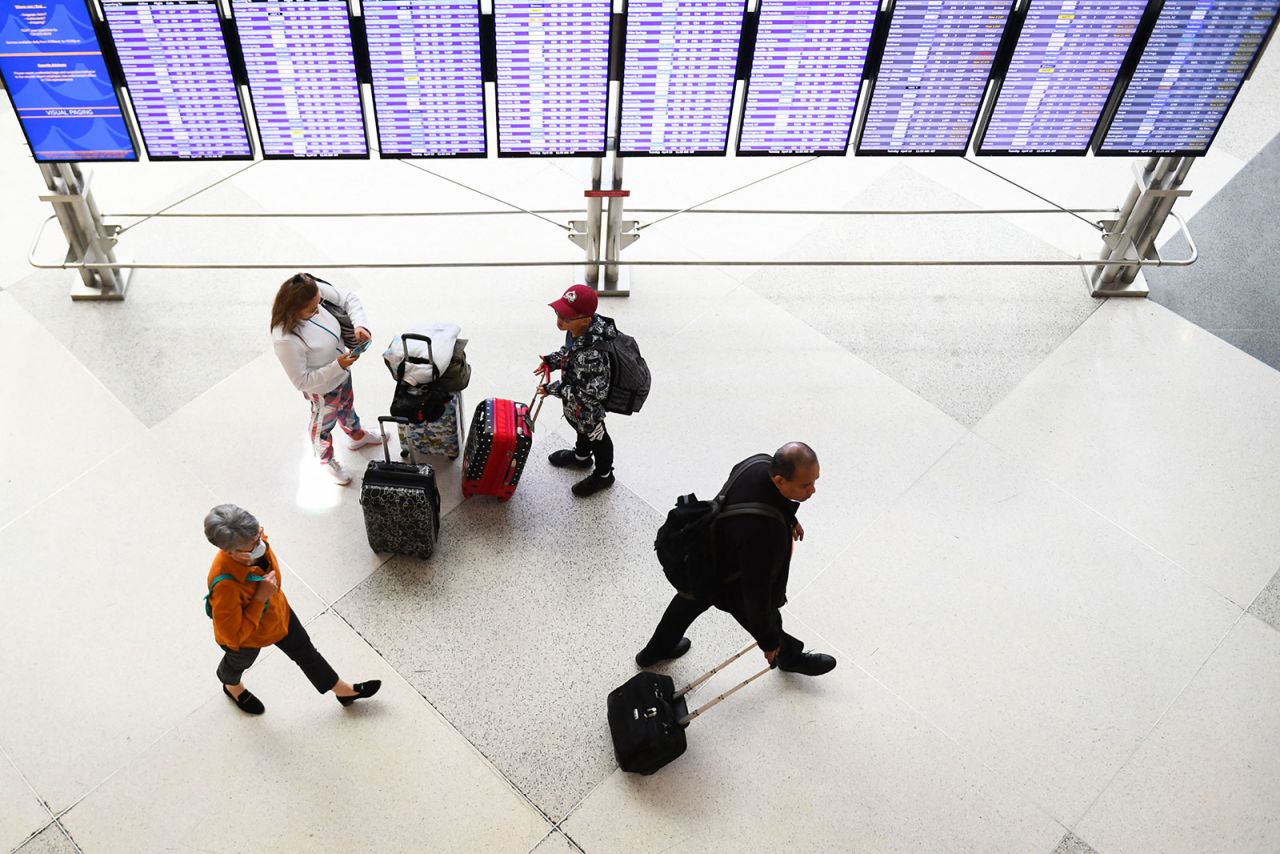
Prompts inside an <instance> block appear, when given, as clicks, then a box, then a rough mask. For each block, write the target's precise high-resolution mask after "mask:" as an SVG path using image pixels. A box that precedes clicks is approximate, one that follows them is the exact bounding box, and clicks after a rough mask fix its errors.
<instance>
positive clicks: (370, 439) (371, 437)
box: [347, 430, 382, 451]
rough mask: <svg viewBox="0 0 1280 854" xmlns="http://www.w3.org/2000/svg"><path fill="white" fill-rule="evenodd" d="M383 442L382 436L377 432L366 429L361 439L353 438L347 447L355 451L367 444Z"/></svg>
mask: <svg viewBox="0 0 1280 854" xmlns="http://www.w3.org/2000/svg"><path fill="white" fill-rule="evenodd" d="M381 444H382V437H381V436H379V435H378V434H377V433H375V432H373V431H372V430H365V431H364V435H363V436H361V437H360V438H359V439H351V444H350V445H348V446H347V447H349V448H350V449H351V450H353V451H354V450H355V449H356V448H363V447H364V446H365V445H381Z"/></svg>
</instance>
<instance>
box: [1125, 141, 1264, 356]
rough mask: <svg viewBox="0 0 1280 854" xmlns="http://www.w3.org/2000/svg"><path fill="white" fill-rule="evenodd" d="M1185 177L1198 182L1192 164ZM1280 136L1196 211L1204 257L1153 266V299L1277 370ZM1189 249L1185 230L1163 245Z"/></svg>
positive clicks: (1171, 250) (1174, 252)
mask: <svg viewBox="0 0 1280 854" xmlns="http://www.w3.org/2000/svg"><path fill="white" fill-rule="evenodd" d="M1188 183H1189V184H1190V185H1191V186H1193V187H1194V185H1195V169H1194V168H1193V169H1192V171H1191V175H1190V178H1189V181H1188ZM1277 186H1280V136H1278V137H1276V138H1275V139H1273V140H1271V142H1270V143H1269V144H1268V145H1267V146H1266V147H1265V148H1263V149H1262V151H1261V152H1260V153H1259V154H1258V156H1257V157H1255V158H1254V159H1253V160H1251V161H1249V163H1248V164H1247V165H1246V166H1245V167H1244V168H1243V169H1241V170H1240V172H1239V173H1238V174H1237V175H1236V176H1235V177H1234V178H1232V179H1231V181H1230V183H1228V184H1227V186H1225V187H1223V188H1222V189H1221V190H1220V191H1219V192H1218V194H1217V195H1216V196H1214V197H1213V199H1212V200H1211V201H1210V202H1209V203H1208V204H1207V205H1205V206H1204V208H1202V209H1201V210H1200V212H1199V213H1197V214H1196V215H1195V216H1194V217H1192V219H1191V222H1190V226H1191V233H1192V235H1193V236H1194V237H1195V240H1196V244H1197V245H1198V246H1199V249H1200V260H1199V261H1197V262H1196V263H1195V264H1193V265H1191V266H1190V267H1186V268H1175V269H1169V270H1160V269H1151V270H1148V272H1147V281H1148V283H1149V284H1150V286H1151V299H1152V300H1154V301H1155V302H1158V303H1160V304H1161V305H1163V306H1164V307H1165V308H1168V309H1170V310H1172V311H1175V312H1177V313H1178V314H1180V315H1182V316H1183V317H1185V318H1186V319H1187V320H1190V321H1191V322H1192V323H1194V324H1196V325H1197V326H1199V327H1201V328H1202V329H1206V330H1208V331H1209V332H1212V333H1213V334H1214V335H1217V336H1218V337H1219V338H1221V339H1223V340H1224V341H1226V342H1227V343H1229V344H1232V345H1233V346H1235V347H1238V348H1239V349H1241V350H1243V351H1244V352H1246V353H1248V354H1249V355H1251V356H1253V357H1254V358H1256V359H1258V360H1259V361H1262V362H1264V363H1266V364H1268V365H1270V366H1271V367H1273V368H1276V369H1277V370H1280V290H1277V288H1276V270H1277V269H1280V241H1277V240H1276V222H1275V206H1276V187H1277ZM1186 251H1187V248H1186V244H1185V242H1184V241H1183V240H1182V238H1181V237H1176V238H1174V239H1173V240H1171V241H1170V242H1169V245H1168V246H1167V247H1165V249H1164V250H1163V252H1164V254H1166V255H1171V256H1178V255H1182V254H1183V253H1185V252H1186Z"/></svg>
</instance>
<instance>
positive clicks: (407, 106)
mask: <svg viewBox="0 0 1280 854" xmlns="http://www.w3.org/2000/svg"><path fill="white" fill-rule="evenodd" d="M364 20H365V30H366V32H367V34H368V41H369V63H370V65H371V66H372V69H373V105H374V113H375V114H376V115H377V125H378V140H379V143H380V146H381V149H382V154H384V155H386V156H390V157H452V156H473V157H483V156H484V155H485V151H486V148H485V130H484V80H483V78H482V77H481V71H480V7H479V5H478V4H477V3H476V0H470V2H468V0H365V2H364Z"/></svg>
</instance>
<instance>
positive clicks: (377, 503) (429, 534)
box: [360, 415, 440, 558]
mask: <svg viewBox="0 0 1280 854" xmlns="http://www.w3.org/2000/svg"><path fill="white" fill-rule="evenodd" d="M388 421H391V422H393V423H403V422H404V421H405V419H403V418H396V417H388V416H386V415H383V416H381V417H380V418H379V419H378V429H379V430H381V431H382V451H383V456H384V457H385V460H371V461H370V462H369V467H368V468H367V469H365V473H364V483H363V484H361V486H360V506H361V507H363V508H364V530H365V534H366V535H367V536H368V538H369V548H371V549H373V550H374V551H375V552H391V553H392V554H402V555H412V556H413V557H419V558H429V557H431V553H432V552H433V551H435V547H436V538H437V537H438V536H439V534H440V490H439V489H437V488H436V473H435V472H434V471H433V470H432V469H431V466H429V465H413V464H410V463H393V462H391V452H390V451H389V450H388V448H387V431H386V428H385V426H384V425H385V424H386V422H388Z"/></svg>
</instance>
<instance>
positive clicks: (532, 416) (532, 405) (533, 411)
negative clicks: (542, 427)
mask: <svg viewBox="0 0 1280 854" xmlns="http://www.w3.org/2000/svg"><path fill="white" fill-rule="evenodd" d="M549 382H551V366H550V365H543V366H542V382H540V383H538V388H535V389H534V390H533V400H531V401H529V426H530V427H532V426H533V424H534V422H535V421H537V420H538V413H540V412H541V411H542V402H543V401H544V400H546V398H545V397H542V396H541V395H539V394H538V389H540V388H542V387H543V386H544V385H546V384H547V383H549Z"/></svg>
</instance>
